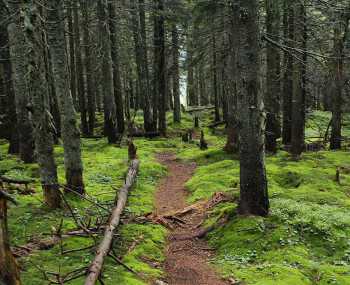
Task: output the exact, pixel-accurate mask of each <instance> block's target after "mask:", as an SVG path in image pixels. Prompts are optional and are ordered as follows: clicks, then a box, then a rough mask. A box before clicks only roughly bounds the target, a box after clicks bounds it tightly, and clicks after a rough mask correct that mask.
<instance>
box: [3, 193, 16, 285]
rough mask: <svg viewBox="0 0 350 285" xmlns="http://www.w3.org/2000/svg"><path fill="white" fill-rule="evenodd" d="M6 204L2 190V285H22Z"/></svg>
mask: <svg viewBox="0 0 350 285" xmlns="http://www.w3.org/2000/svg"><path fill="white" fill-rule="evenodd" d="M6 204H7V200H6V198H5V197H3V195H2V194H1V189H0V284H4V285H20V284H21V280H20V271H19V268H18V265H17V262H16V260H15V258H14V256H13V254H12V252H11V248H10V238H9V232H8V226H7V205H6Z"/></svg>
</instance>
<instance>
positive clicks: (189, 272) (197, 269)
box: [156, 154, 228, 285]
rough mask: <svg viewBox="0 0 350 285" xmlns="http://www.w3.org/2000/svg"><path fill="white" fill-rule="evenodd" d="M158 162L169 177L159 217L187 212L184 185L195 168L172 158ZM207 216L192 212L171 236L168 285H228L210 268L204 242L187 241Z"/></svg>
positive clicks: (162, 191)
mask: <svg viewBox="0 0 350 285" xmlns="http://www.w3.org/2000/svg"><path fill="white" fill-rule="evenodd" d="M158 159H159V161H160V162H161V163H162V164H164V165H166V166H167V167H168V172H169V175H168V176H167V177H166V178H164V179H163V180H162V181H161V183H160V185H159V188H158V191H157V193H156V210H157V213H156V214H157V215H162V214H165V213H169V212H172V211H177V210H181V209H183V208H185V207H186V206H187V205H186V196H187V193H186V190H185V188H184V185H185V183H186V182H187V181H188V180H189V179H190V178H191V176H192V174H193V172H194V170H195V168H196V165H195V164H194V163H192V164H185V163H180V162H178V161H176V157H175V155H173V154H161V155H159V156H158ZM203 216H204V213H201V212H198V211H194V212H189V213H188V214H187V215H186V216H184V217H182V219H183V220H184V221H185V222H186V224H184V225H182V226H175V228H174V230H173V231H171V232H170V234H169V236H168V244H167V250H166V261H165V265H164V267H165V272H166V274H167V279H166V280H165V281H166V283H167V284H169V285H225V284H228V283H226V282H225V281H223V280H222V279H220V277H218V275H217V274H216V272H215V271H214V269H213V268H212V267H211V266H210V265H209V264H208V260H209V258H210V257H211V256H212V250H211V249H210V248H209V247H208V245H207V244H206V242H205V241H203V240H198V239H186V237H189V236H192V235H194V234H195V233H196V232H198V225H199V224H200V223H201V222H202V220H203Z"/></svg>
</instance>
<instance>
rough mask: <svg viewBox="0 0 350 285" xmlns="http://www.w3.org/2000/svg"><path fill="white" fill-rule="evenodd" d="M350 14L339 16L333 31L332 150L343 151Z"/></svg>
mask: <svg viewBox="0 0 350 285" xmlns="http://www.w3.org/2000/svg"><path fill="white" fill-rule="evenodd" d="M348 25H349V13H344V15H340V16H338V19H337V18H336V19H335V23H334V29H333V36H334V39H333V56H334V60H333V62H332V63H331V66H332V71H331V72H332V79H333V82H332V84H331V89H332V94H331V95H332V96H331V97H332V121H331V125H332V132H331V138H330V148H331V149H333V150H336V149H341V146H342V111H343V110H342V105H343V103H344V102H343V88H344V63H343V61H344V44H345V42H346V40H347V37H348V33H349V28H348Z"/></svg>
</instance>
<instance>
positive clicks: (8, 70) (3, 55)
mask: <svg viewBox="0 0 350 285" xmlns="http://www.w3.org/2000/svg"><path fill="white" fill-rule="evenodd" d="M0 15H1V14H0ZM10 57H11V56H10V49H9V38H8V32H7V29H6V27H5V26H4V25H0V63H1V64H2V66H3V92H4V96H6V104H4V111H5V112H6V125H5V128H7V129H8V135H6V137H7V138H8V139H9V140H10V145H9V148H8V153H10V154H18V153H19V137H18V130H17V115H16V101H15V92H14V89H13V85H12V67H11V61H10Z"/></svg>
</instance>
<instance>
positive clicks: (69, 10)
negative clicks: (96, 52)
mask: <svg viewBox="0 0 350 285" xmlns="http://www.w3.org/2000/svg"><path fill="white" fill-rule="evenodd" d="M72 1H74V0H69V1H68V6H69V7H67V22H68V38H69V74H70V89H71V92H72V97H73V102H74V106H75V107H79V105H78V100H77V78H76V69H75V45H74V43H75V42H74V29H73V8H72V6H73V5H72Z"/></svg>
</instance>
